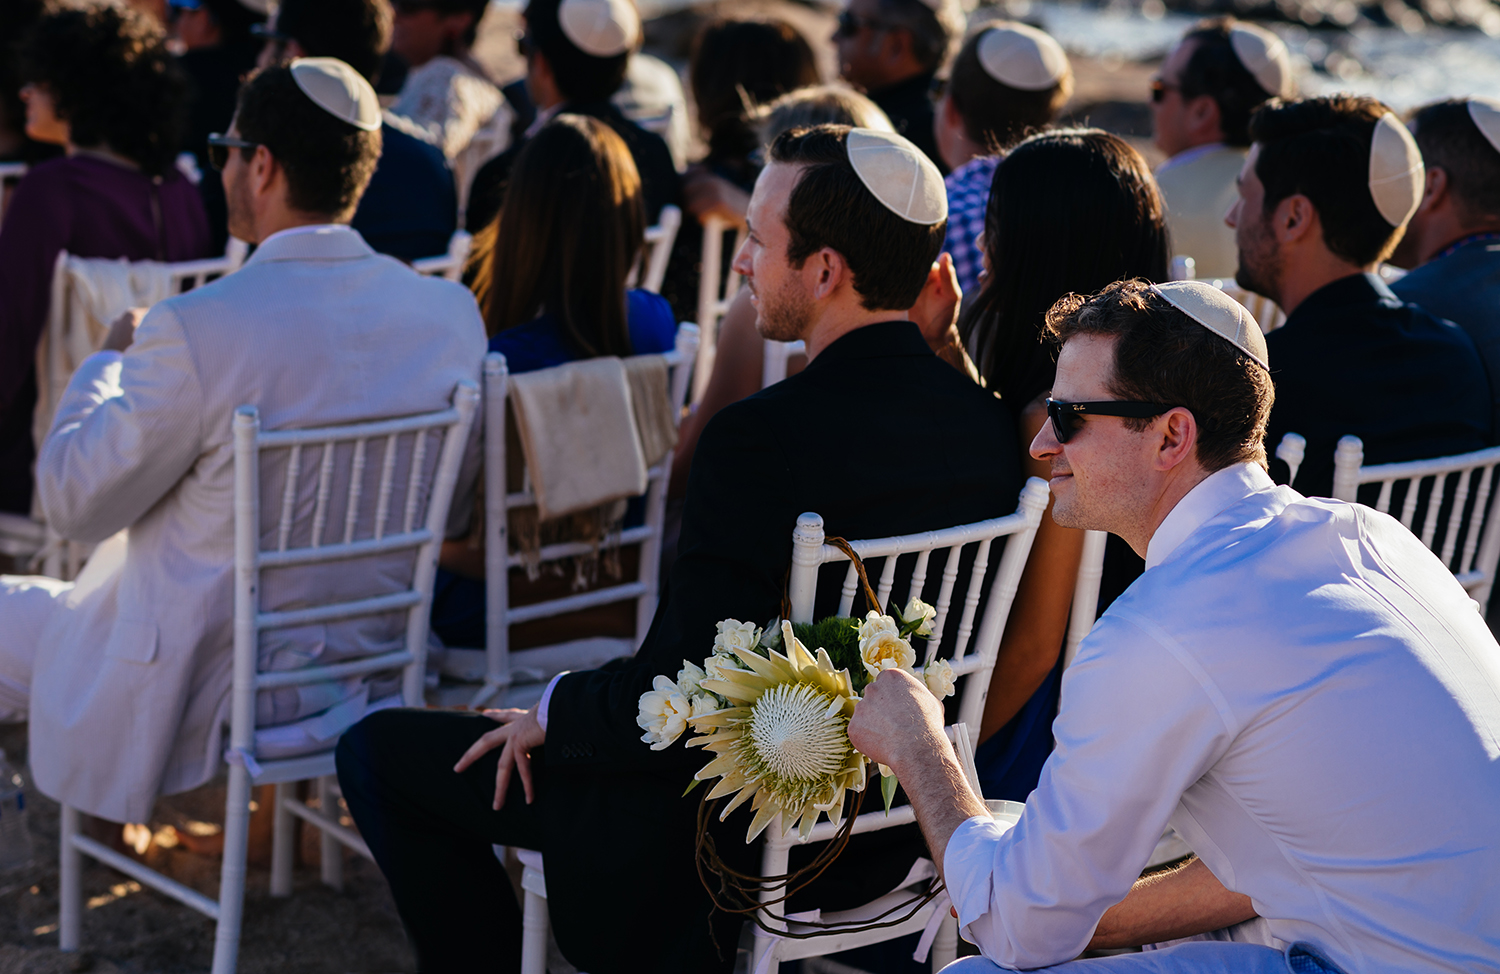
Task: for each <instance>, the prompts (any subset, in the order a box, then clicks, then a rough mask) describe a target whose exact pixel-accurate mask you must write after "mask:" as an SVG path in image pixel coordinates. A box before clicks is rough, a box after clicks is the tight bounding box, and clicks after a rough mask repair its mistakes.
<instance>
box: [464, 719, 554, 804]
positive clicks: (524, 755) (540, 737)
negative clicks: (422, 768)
mask: <svg viewBox="0 0 1500 974" xmlns="http://www.w3.org/2000/svg"><path fill="white" fill-rule="evenodd" d="M536 710H537V708H536V707H532V708H531V709H530V710H486V711H485V712H484V715H485V716H486V717H488V718H490V719H491V720H495V721H499V722H500V725H501V726H500V727H497V728H496V729H494V730H492V731H490V732H489V733H487V734H485V735H484V736H483V737H481V738H480V739H479V740H477V741H475V742H474V743H473V744H471V745H470V746H469V749H468V750H467V751H465V752H464V756H463V757H461V758H459V759H458V763H457V764H455V765H454V766H453V770H454V771H455V772H461V771H463V770H464V769H466V768H468V767H469V765H471V764H473V763H474V762H475V761H478V760H479V759H480V758H481V757H483V756H484V755H485V754H488V753H489V752H490V751H491V750H493V749H495V748H497V747H500V746H501V745H504V746H505V750H503V751H501V752H500V764H499V766H498V767H497V768H496V769H495V805H494V808H495V811H497V812H498V811H500V809H501V808H503V807H505V792H506V790H507V789H508V788H509V787H510V771H511V768H512V767H514V768H515V769H516V771H517V773H519V774H520V776H521V787H522V788H524V789H525V790H526V804H528V805H530V804H531V802H532V799H534V798H535V797H536V794H535V792H534V790H533V789H532V784H531V749H532V748H534V747H541V746H542V744H543V743H544V742H545V741H546V740H547V732H546V731H545V730H543V729H542V725H541V724H540V723H538V722H537V719H536Z"/></svg>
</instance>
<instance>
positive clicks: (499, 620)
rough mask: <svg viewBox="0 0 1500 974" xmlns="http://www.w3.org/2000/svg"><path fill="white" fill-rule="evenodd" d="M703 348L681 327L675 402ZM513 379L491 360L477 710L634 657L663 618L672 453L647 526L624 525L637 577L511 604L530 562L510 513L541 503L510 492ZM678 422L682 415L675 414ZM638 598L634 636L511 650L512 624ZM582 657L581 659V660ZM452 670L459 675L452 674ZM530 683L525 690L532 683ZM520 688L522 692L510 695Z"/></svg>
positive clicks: (674, 366)
mask: <svg viewBox="0 0 1500 974" xmlns="http://www.w3.org/2000/svg"><path fill="white" fill-rule="evenodd" d="M697 350H698V328H697V326H695V325H693V324H691V323H689V324H683V325H680V326H678V329H677V344H676V347H675V348H674V349H673V350H672V351H670V352H667V353H666V354H665V356H664V357H665V358H666V360H667V370H668V388H669V390H670V395H671V396H672V397H673V398H672V402H673V403H679V402H682V401H683V399H684V397H685V396H686V395H687V384H688V381H689V380H690V379H691V377H692V374H693V360H694V358H695V356H696V355H697ZM508 382H509V374H508V373H507V371H506V368H505V356H503V355H501V354H500V353H498V352H491V353H490V354H489V355H487V356H485V360H484V397H485V399H484V402H485V405H484V410H485V419H484V424H485V425H484V464H485V471H486V476H485V478H484V495H485V496H484V512H485V513H484V560H485V628H486V633H485V643H486V645H485V649H484V675H483V678H484V685H483V686H482V687H480V689H479V690H478V692H477V693H475V694H474V695H473V698H472V699H471V700H470V701H469V704H470V705H471V706H474V707H479V706H483V705H484V704H486V703H489V702H490V701H492V700H494V698H495V697H497V696H500V695H508V699H507V700H506V703H507V705H522V706H529V705H530V703H531V702H533V701H532V697H537V698H539V697H540V696H541V691H542V688H543V686H542V685H543V684H544V683H545V682H546V680H547V679H549V678H550V677H551V676H552V675H553V674H555V673H556V672H559V671H561V670H564V669H589V668H592V667H596V666H600V665H603V664H604V663H605V662H608V661H609V660H610V659H613V658H615V657H619V656H628V655H630V654H631V653H633V652H635V650H636V647H637V646H638V645H639V644H640V640H641V639H643V638H644V637H645V635H646V630H647V629H648V628H650V625H651V617H652V616H653V615H655V614H656V602H657V593H658V590H659V576H660V565H661V544H662V530H663V527H664V524H665V521H666V503H667V495H666V487H667V478H668V477H669V476H670V474H671V467H672V457H671V454H670V453H669V454H668V455H667V456H666V458H665V459H663V460H662V461H661V462H659V463H657V464H656V466H654V467H652V468H651V469H650V470H649V471H648V472H647V478H648V484H649V486H648V487H647V488H646V516H645V523H643V524H640V525H638V526H636V527H629V528H625V529H624V530H623V531H622V532H621V534H620V537H619V539H618V544H620V545H621V546H622V547H623V546H629V545H639V546H640V564H639V569H638V573H637V577H636V580H635V581H633V582H621V583H619V584H617V585H609V586H606V587H603V588H598V589H593V590H591V591H587V592H581V593H578V594H574V595H568V596H564V597H562V598H557V599H549V600H545V601H541V602H536V603H532V604H528V605H520V606H512V605H511V604H510V587H509V581H508V579H509V576H510V569H512V568H516V567H520V566H522V565H524V564H525V561H524V556H523V555H521V554H520V553H512V552H511V551H510V549H509V541H508V537H507V532H508V517H507V516H508V514H509V512H510V511H511V510H512V509H514V508H517V507H525V506H528V505H531V504H535V503H536V495H535V494H534V493H533V492H532V490H531V487H530V484H529V483H528V482H525V481H523V486H522V489H521V490H520V491H517V492H515V493H510V492H508V491H507V489H506V483H505V480H506V478H505V476H503V473H501V472H503V471H504V470H505V469H506V456H505V454H506V435H505V425H506V418H505V417H506V412H507V410H508V408H509V397H508V395H507V387H508ZM672 415H673V417H674V418H678V417H680V415H681V412H680V410H675V409H674V410H673V413H672ZM592 547H593V545H592V543H591V542H588V541H573V542H565V543H559V544H554V545H548V546H546V547H544V548H542V550H541V552H540V555H539V557H540V560H541V561H543V562H550V561H557V560H559V559H563V558H569V557H573V556H575V555H579V554H584V553H586V552H587V551H589V550H591V549H592ZM627 599H634V600H635V603H636V634H635V638H634V639H629V640H626V639H613V640H611V639H589V640H582V641H576V642H575V643H574V644H566V643H565V644H559V645H556V646H542V647H537V648H533V649H525V650H518V651H512V650H511V648H510V638H511V627H512V626H516V625H519V624H521V623H525V622H531V621H534V620H537V619H549V618H555V617H557V616H561V615H566V614H567V613H570V612H578V611H581V610H584V609H591V608H594V607H596V606H602V605H609V604H611V603H614V602H623V601H625V600H627ZM466 653H472V651H465V650H461V649H460V650H450V651H449V655H450V656H453V657H458V656H460V655H461V654H466ZM580 654H581V655H580ZM447 672H450V673H451V672H452V671H447ZM528 684H529V686H518V685H528ZM513 688H515V694H511V693H510V691H512V689H513Z"/></svg>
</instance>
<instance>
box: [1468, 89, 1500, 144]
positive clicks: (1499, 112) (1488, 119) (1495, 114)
mask: <svg viewBox="0 0 1500 974" xmlns="http://www.w3.org/2000/svg"><path fill="white" fill-rule="evenodd" d="M1469 117H1470V118H1472V119H1473V120H1474V124H1475V125H1477V126H1478V127H1479V134H1480V135H1483V136H1484V137H1485V138H1486V139H1488V140H1489V143H1490V145H1492V146H1494V147H1495V151H1496V152H1500V102H1495V101H1490V100H1489V99H1488V98H1470V99H1469Z"/></svg>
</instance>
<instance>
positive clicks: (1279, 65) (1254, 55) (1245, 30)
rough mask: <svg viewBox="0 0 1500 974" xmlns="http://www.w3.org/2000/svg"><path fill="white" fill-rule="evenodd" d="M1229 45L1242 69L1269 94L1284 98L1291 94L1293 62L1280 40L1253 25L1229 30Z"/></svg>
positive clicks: (1236, 25)
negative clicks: (1243, 67)
mask: <svg viewBox="0 0 1500 974" xmlns="http://www.w3.org/2000/svg"><path fill="white" fill-rule="evenodd" d="M1229 46H1230V47H1232V48H1234V56H1235V57H1237V58H1239V59H1240V63H1241V64H1243V65H1244V66H1245V70H1246V71H1249V72H1250V76H1251V77H1252V78H1254V79H1255V83H1256V84H1258V85H1260V86H1261V88H1263V89H1264V90H1265V92H1266V94H1268V95H1272V96H1274V97H1277V98H1287V97H1290V95H1291V94H1292V59H1291V56H1290V55H1289V54H1287V50H1286V45H1285V44H1283V43H1282V42H1281V38H1279V37H1277V36H1276V35H1275V34H1273V33H1271V32H1270V31H1268V30H1266V29H1265V28H1264V27H1257V26H1255V25H1254V24H1235V25H1234V26H1233V27H1231V28H1229Z"/></svg>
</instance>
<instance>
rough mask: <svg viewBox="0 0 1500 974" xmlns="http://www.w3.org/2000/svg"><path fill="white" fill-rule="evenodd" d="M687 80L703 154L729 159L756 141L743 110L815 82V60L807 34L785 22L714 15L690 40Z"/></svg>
mask: <svg viewBox="0 0 1500 974" xmlns="http://www.w3.org/2000/svg"><path fill="white" fill-rule="evenodd" d="M688 80H689V86H690V87H691V88H692V90H693V102H694V103H695V104H696V105H697V106H698V123H699V124H700V125H701V126H702V127H703V129H704V131H705V133H706V135H705V137H706V138H707V140H708V155H709V158H710V159H711V160H714V161H716V162H718V161H725V162H728V163H730V164H731V165H732V164H734V163H736V162H742V161H743V160H745V159H747V158H748V157H749V156H750V155H751V153H753V152H754V151H755V150H756V149H758V148H759V147H760V140H759V139H758V138H757V137H756V134H755V131H754V129H753V128H752V127H751V125H750V123H749V121H748V120H747V117H746V116H747V114H748V111H749V110H750V109H753V108H755V107H758V106H760V105H764V104H766V103H768V102H771V101H774V100H776V99H777V98H780V97H781V96H782V95H785V94H788V93H789V92H793V91H796V90H797V89H799V88H805V87H807V86H808V85H815V84H817V83H818V80H819V79H818V63H817V59H816V58H815V57H813V50H812V47H811V46H810V45H809V44H808V43H807V39H806V38H805V37H803V36H802V34H801V33H799V32H798V31H797V29H796V28H795V27H793V26H792V25H791V24H788V23H785V22H783V21H780V20H765V21H758V20H718V21H713V22H711V23H709V24H707V25H705V26H704V28H703V30H701V31H699V33H698V37H697V39H696V40H694V42H693V54H692V59H691V60H690V61H689V62H688ZM749 175H750V176H751V177H753V176H754V173H753V172H751V173H749Z"/></svg>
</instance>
